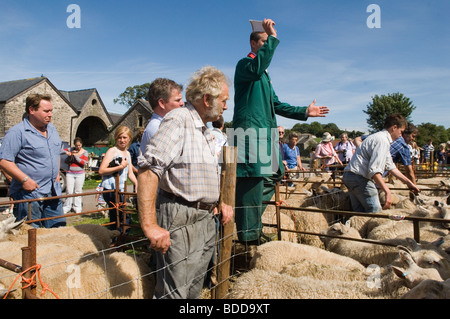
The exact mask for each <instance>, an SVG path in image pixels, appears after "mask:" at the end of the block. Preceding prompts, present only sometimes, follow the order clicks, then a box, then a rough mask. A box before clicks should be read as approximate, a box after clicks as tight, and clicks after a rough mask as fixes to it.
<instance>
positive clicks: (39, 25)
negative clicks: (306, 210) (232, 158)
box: [0, 0, 450, 131]
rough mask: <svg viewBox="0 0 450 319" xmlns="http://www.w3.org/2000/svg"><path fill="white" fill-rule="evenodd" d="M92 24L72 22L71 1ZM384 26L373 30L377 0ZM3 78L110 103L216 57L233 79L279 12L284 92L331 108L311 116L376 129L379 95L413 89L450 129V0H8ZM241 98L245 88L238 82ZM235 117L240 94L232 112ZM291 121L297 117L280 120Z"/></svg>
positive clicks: (278, 79) (276, 77) (295, 101)
mask: <svg viewBox="0 0 450 319" xmlns="http://www.w3.org/2000/svg"><path fill="white" fill-rule="evenodd" d="M72 3H73V4H77V5H79V7H80V9H81V16H80V17H81V28H72V29H71V28H68V27H67V24H66V20H67V18H68V17H69V16H70V15H71V12H67V7H68V6H69V5H70V4H72ZM372 3H374V4H377V5H379V7H380V9H381V28H373V29H371V28H368V26H367V23H366V21H367V18H368V17H369V16H370V14H371V13H368V12H366V9H367V7H368V5H370V4H372ZM0 8H1V9H0V42H1V43H2V50H0V81H1V82H3V81H11V80H18V79H26V78H32V77H37V76H40V75H41V74H43V75H44V76H47V77H48V78H49V79H50V81H51V82H52V83H53V84H54V85H55V86H56V87H57V88H59V89H61V90H79V89H87V88H97V90H98V91H99V93H100V96H101V98H102V100H103V102H104V103H105V105H106V107H107V109H108V110H109V111H110V112H114V113H124V112H125V111H126V110H127V109H126V108H125V107H123V106H121V105H118V104H114V103H113V99H114V98H116V97H117V96H118V95H119V94H120V93H122V92H123V91H124V90H125V88H126V87H127V86H133V85H136V84H143V83H146V82H151V81H152V80H153V79H155V78H157V77H168V78H172V79H173V80H175V81H177V82H179V83H181V84H186V83H187V82H188V80H189V78H190V76H191V75H192V73H193V72H194V71H196V70H198V69H199V68H201V67H203V66H205V65H213V66H216V67H218V68H219V69H221V70H222V71H224V73H225V74H226V75H227V76H228V77H229V78H230V79H231V80H233V76H234V68H235V65H236V62H237V61H238V60H239V59H240V58H242V57H243V56H245V55H247V53H248V51H249V43H248V42H249V40H248V37H249V34H250V31H251V28H250V23H249V22H248V20H249V19H257V20H262V19H263V18H266V17H267V18H272V19H273V20H274V21H275V22H276V29H277V31H278V37H279V38H280V40H281V43H280V45H279V47H278V48H277V51H276V54H275V56H274V59H273V60H272V64H271V66H270V68H269V72H270V75H271V77H272V81H273V86H274V88H275V91H276V93H277V95H278V96H279V98H280V100H281V101H283V102H287V103H290V104H292V105H297V106H304V105H308V104H309V103H311V102H312V101H313V99H317V104H318V105H327V106H329V107H330V109H331V113H330V114H329V115H328V117H326V118H323V119H317V118H312V119H309V120H308V122H311V121H316V120H317V121H319V122H321V123H330V122H332V123H336V124H337V125H338V126H339V127H340V128H341V129H347V130H353V129H355V130H360V131H367V129H368V127H367V115H366V114H365V113H363V110H365V109H366V106H367V104H368V103H369V102H370V101H371V99H372V97H373V96H374V95H375V94H378V95H381V94H389V93H396V92H401V93H403V94H405V95H406V96H407V97H409V98H410V99H411V100H412V101H413V103H414V105H415V106H416V107H417V109H416V110H415V111H414V112H413V114H412V121H413V122H414V123H415V124H417V125H418V124H421V123H425V122H431V123H434V124H437V125H443V126H445V127H446V128H448V127H450V125H449V124H448V122H449V119H450V116H449V115H448V110H449V104H450V102H449V101H450V90H449V88H450V41H449V40H450V23H449V22H448V17H447V15H448V13H449V12H450V1H447V0H430V1H425V0H396V1H392V0H391V1H384V0H383V1H381V0H371V1H362V0H353V1H338V0H317V1H301V0H278V1H273V0H271V1H266V0H258V1H253V2H250V1H248V2H244V1H237V0H228V1H206V0H198V1H196V0H191V1H186V0H184V1H181V0H172V1H153V0H147V1H144V0H127V1H123V0H120V1H119V0H89V1H88V0H70V1H64V0H46V1H37V0H33V1H31V0H28V1H27V0H0ZM230 93H231V97H233V93H234V92H233V89H232V88H231V90H230ZM232 116H233V99H231V100H230V102H229V109H228V111H226V112H225V113H224V117H225V120H226V121H231V119H232ZM278 123H279V124H280V125H283V126H285V127H287V128H291V127H292V126H293V125H295V124H296V123H297V122H296V121H294V120H290V119H285V118H282V117H278Z"/></svg>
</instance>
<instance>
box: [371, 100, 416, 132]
mask: <svg viewBox="0 0 450 319" xmlns="http://www.w3.org/2000/svg"><path fill="white" fill-rule="evenodd" d="M415 109H416V107H415V106H414V105H413V103H412V102H411V101H410V99H409V98H407V97H405V96H404V95H403V94H402V93H393V94H388V95H381V96H378V95H375V96H374V97H372V102H371V103H369V104H368V105H367V109H366V110H363V112H364V113H366V114H367V115H369V118H368V119H367V124H369V127H370V128H372V130H371V131H370V132H371V133H375V132H378V131H381V130H382V129H383V128H384V121H385V120H386V117H387V116H388V115H389V114H392V113H400V114H401V115H403V116H404V117H405V118H406V119H407V120H408V121H410V118H411V113H412V112H413V111H414V110H415Z"/></svg>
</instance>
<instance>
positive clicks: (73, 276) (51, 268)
mask: <svg viewBox="0 0 450 319" xmlns="http://www.w3.org/2000/svg"><path fill="white" fill-rule="evenodd" d="M92 257H93V258H88V257H85V258H80V259H78V260H71V261H68V262H63V263H59V264H53V260H51V261H50V262H51V263H52V264H51V265H46V264H43V265H42V269H41V270H40V272H41V278H42V280H43V282H44V283H45V284H46V285H47V286H48V288H49V289H51V291H53V292H54V293H55V294H56V295H57V297H58V298H60V299H80V298H86V299H128V298H129V299H148V298H152V297H153V289H154V277H153V275H152V274H151V271H150V269H149V267H148V265H147V263H146V262H144V261H143V260H142V259H141V258H140V257H137V256H131V255H128V254H126V253H123V252H114V253H111V254H105V255H98V256H95V257H94V256H92ZM9 279H10V280H9V282H5V280H3V286H4V287H6V286H8V285H10V284H11V282H12V281H13V278H9ZM19 287H20V285H19V283H16V285H15V286H14V288H17V289H16V291H14V292H13V293H12V294H11V295H8V298H21V297H20V296H21V290H20V288H19ZM36 291H37V296H38V297H40V298H42V299H54V298H55V296H54V295H53V294H52V293H51V292H49V291H47V292H45V294H44V295H41V292H42V287H41V286H40V284H38V285H37V289H36Z"/></svg>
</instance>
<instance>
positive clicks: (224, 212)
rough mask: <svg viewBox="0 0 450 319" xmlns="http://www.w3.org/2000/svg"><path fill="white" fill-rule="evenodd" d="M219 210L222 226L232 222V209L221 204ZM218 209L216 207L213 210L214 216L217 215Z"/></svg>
mask: <svg viewBox="0 0 450 319" xmlns="http://www.w3.org/2000/svg"><path fill="white" fill-rule="evenodd" d="M219 209H220V213H221V216H222V220H221V222H222V225H226V224H228V223H229V222H231V221H232V220H233V216H234V212H233V207H231V206H230V205H227V204H224V203H222V204H221V205H220V207H219ZM219 209H218V208H217V207H216V208H214V215H217V214H219Z"/></svg>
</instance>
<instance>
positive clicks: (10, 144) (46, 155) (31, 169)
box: [0, 118, 62, 198]
mask: <svg viewBox="0 0 450 319" xmlns="http://www.w3.org/2000/svg"><path fill="white" fill-rule="evenodd" d="M61 150H62V142H61V139H60V137H59V134H58V131H57V130H56V128H55V127H54V126H53V124H51V123H49V124H48V126H47V137H45V136H43V135H42V134H41V133H39V132H38V131H37V130H36V129H35V128H34V127H33V126H32V125H31V124H30V122H29V121H28V118H25V119H24V120H23V121H22V122H21V123H19V124H17V125H15V126H13V127H12V128H11V129H9V130H8V132H7V133H6V135H5V137H4V139H3V142H2V146H1V148H0V159H4V160H7V161H10V162H14V163H15V164H16V165H17V167H18V168H19V169H20V170H21V171H22V172H24V173H25V174H27V176H29V177H30V178H31V179H33V180H34V181H35V182H36V183H37V184H38V185H39V188H38V189H36V190H35V191H34V192H33V193H35V194H34V195H35V197H36V198H39V197H42V195H48V194H51V193H52V190H54V192H53V195H56V196H59V195H61V193H62V192H61V185H60V183H59V182H58V183H56V178H57V177H58V175H59V164H60V155H61ZM21 189H22V184H21V182H20V181H16V180H14V179H13V180H12V182H11V186H10V194H14V193H16V192H18V191H20V190H21Z"/></svg>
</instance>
